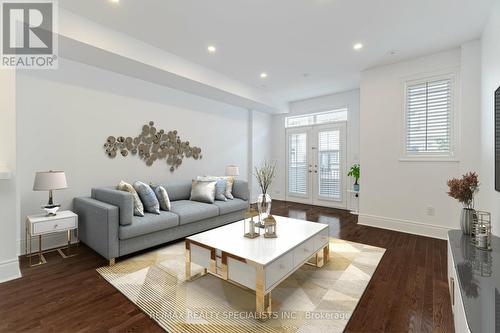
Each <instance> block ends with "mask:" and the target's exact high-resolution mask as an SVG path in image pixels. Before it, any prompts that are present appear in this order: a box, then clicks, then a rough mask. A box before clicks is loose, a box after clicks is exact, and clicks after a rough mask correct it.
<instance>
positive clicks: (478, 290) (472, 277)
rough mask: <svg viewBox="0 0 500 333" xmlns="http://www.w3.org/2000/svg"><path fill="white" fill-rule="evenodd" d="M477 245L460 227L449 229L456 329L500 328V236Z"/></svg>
mask: <svg viewBox="0 0 500 333" xmlns="http://www.w3.org/2000/svg"><path fill="white" fill-rule="evenodd" d="M491 246H492V248H493V250H492V251H483V250H480V249H477V248H476V247H475V246H473V245H472V244H471V237H470V236H466V235H463V234H462V231H460V230H451V231H449V232H448V277H449V286H450V297H451V305H452V310H453V318H454V324H455V332H457V333H462V332H473V333H475V332H478V333H482V332H500V238H498V237H495V236H493V238H492V244H491Z"/></svg>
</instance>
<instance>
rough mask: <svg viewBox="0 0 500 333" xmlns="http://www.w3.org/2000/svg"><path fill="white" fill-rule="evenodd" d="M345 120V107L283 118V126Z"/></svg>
mask: <svg viewBox="0 0 500 333" xmlns="http://www.w3.org/2000/svg"><path fill="white" fill-rule="evenodd" d="M346 120H347V108H342V109H337V110H332V111H326V112H320V113H310V114H307V115H301V116H293V117H286V118H285V127H287V128H288V127H298V126H310V125H317V124H325V123H332V122H335V121H346Z"/></svg>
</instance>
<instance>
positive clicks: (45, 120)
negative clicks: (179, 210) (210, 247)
mask: <svg viewBox="0 0 500 333" xmlns="http://www.w3.org/2000/svg"><path fill="white" fill-rule="evenodd" d="M17 116H18V128H17V133H18V170H19V174H20V175H21V182H20V195H21V216H22V218H23V219H24V217H25V216H26V215H28V214H32V213H37V212H40V206H41V205H42V204H45V203H46V201H47V197H48V195H47V193H45V192H33V191H32V187H33V179H34V175H35V172H36V171H41V170H49V169H52V170H64V171H66V175H67V179H68V184H69V189H67V190H62V191H57V192H55V200H56V202H59V203H61V204H62V208H63V209H66V208H70V207H71V203H72V199H73V198H74V197H77V196H87V195H89V194H90V190H91V188H92V187H96V186H105V185H114V184H117V183H118V182H119V181H120V180H121V179H124V180H125V181H128V182H133V181H135V180H142V181H145V182H162V181H168V180H172V179H191V178H193V177H195V176H197V175H202V174H215V175H222V174H224V170H225V166H226V165H228V164H235V165H238V166H239V167H240V172H241V175H242V176H241V178H242V179H247V176H246V175H247V174H248V152H249V151H248V137H249V133H248V129H249V123H248V121H249V116H248V111H247V110H245V109H241V108H237V107H233V106H230V105H226V104H222V103H219V102H215V101H213V100H209V99H205V98H201V97H198V96H194V95H190V94H187V93H184V92H180V91H177V90H173V89H169V88H165V87H162V86H158V85H154V84H151V83H148V82H145V81H141V80H137V79H133V78H130V77H126V76H122V75H119V74H116V73H113V72H108V71H105V70H101V69H97V68H95V67H90V66H87V65H83V64H79V63H76V62H71V61H67V60H63V59H61V61H60V68H59V70H57V71H25V72H22V73H21V74H19V75H18V80H17ZM150 120H153V121H155V124H156V126H157V128H163V129H165V130H166V131H169V130H174V129H176V130H178V132H179V135H180V137H181V139H182V140H189V141H190V143H191V144H192V145H196V146H199V147H201V148H202V154H203V159H201V160H198V161H195V160H194V159H188V158H185V159H184V161H183V164H182V165H181V167H180V168H179V169H178V170H176V171H175V172H174V173H170V171H169V168H168V166H167V164H166V162H165V161H164V160H162V161H157V162H156V163H155V164H154V165H153V166H152V167H147V166H146V165H145V164H144V162H143V161H141V160H140V159H139V158H138V157H137V156H131V155H129V156H128V157H126V158H123V157H121V156H117V157H116V158H115V159H109V158H108V157H107V156H105V153H104V149H103V144H104V142H105V140H106V138H107V137H108V136H109V135H114V136H119V135H123V136H133V135H138V134H139V133H140V132H141V128H142V125H143V124H145V123H147V122H149V121H150ZM18 239H19V240H21V239H22V240H24V235H21V234H19V235H18ZM63 240H64V235H61V238H57V239H54V240H50V239H48V240H47V242H46V247H51V246H54V245H55V244H56V243H57V242H59V241H63ZM20 243H21V242H20ZM21 246H22V244H21Z"/></svg>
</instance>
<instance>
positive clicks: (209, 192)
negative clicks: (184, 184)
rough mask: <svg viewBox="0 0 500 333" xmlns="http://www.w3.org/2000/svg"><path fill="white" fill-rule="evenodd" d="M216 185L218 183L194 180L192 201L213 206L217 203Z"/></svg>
mask: <svg viewBox="0 0 500 333" xmlns="http://www.w3.org/2000/svg"><path fill="white" fill-rule="evenodd" d="M215 184H217V181H216V180H214V181H203V180H194V179H193V181H192V183H191V198H190V199H189V200H191V201H199V202H205V203H210V204H213V203H214V201H215Z"/></svg>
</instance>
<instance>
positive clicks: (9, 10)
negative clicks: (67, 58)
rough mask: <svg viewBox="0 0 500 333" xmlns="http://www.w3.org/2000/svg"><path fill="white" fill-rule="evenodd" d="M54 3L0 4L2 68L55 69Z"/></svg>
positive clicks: (12, 0) (14, 0) (15, 0)
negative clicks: (0, 11) (0, 18)
mask: <svg viewBox="0 0 500 333" xmlns="http://www.w3.org/2000/svg"><path fill="white" fill-rule="evenodd" d="M56 9H57V3H55V1H51V0H45V1H43V0H31V1H22V0H4V1H2V14H1V17H2V34H1V36H2V43H1V44H2V61H1V65H2V67H3V68H24V69H30V68H36V69H40V68H41V69H53V68H57V59H58V57H57V54H56V52H55V51H57V35H55V32H56V29H55V28H56V23H57V20H56V19H57V16H56V15H55V14H56V13H55V11H56Z"/></svg>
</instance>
